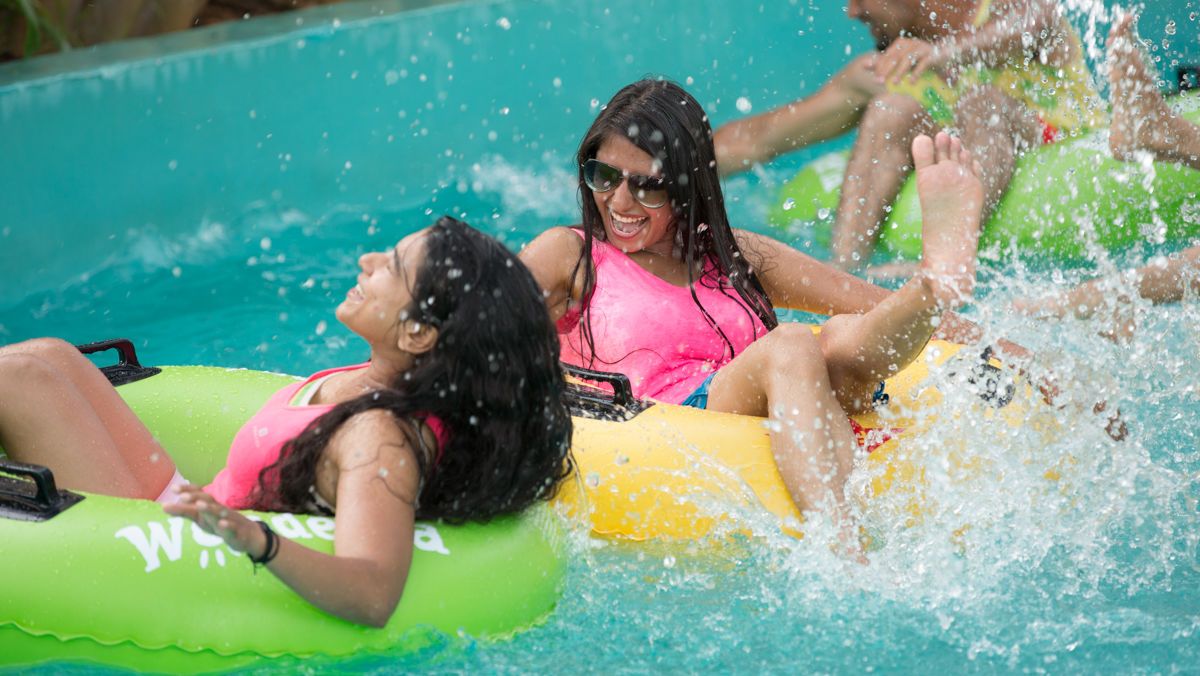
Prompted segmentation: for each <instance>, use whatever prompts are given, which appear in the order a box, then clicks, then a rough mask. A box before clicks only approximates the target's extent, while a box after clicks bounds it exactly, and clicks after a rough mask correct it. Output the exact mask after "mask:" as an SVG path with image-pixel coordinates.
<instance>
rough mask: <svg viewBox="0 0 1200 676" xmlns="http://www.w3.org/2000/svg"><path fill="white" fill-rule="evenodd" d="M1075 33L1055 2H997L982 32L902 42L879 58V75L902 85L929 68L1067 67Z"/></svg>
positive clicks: (970, 30)
mask: <svg viewBox="0 0 1200 676" xmlns="http://www.w3.org/2000/svg"><path fill="white" fill-rule="evenodd" d="M1069 35H1070V32H1069V26H1068V25H1067V23H1066V20H1065V19H1063V17H1062V16H1060V15H1059V13H1058V9H1057V6H1056V4H1055V3H1054V2H1053V1H1052V0H997V1H996V2H995V3H993V5H992V6H991V9H990V14H989V17H988V20H987V21H986V22H984V24H983V25H982V26H980V27H978V28H970V27H968V28H965V29H963V30H954V31H950V32H948V33H946V34H939V35H932V36H924V37H923V38H915V37H912V38H909V37H906V38H900V39H899V40H896V41H895V42H894V43H892V45H891V46H889V47H888V48H887V50H886V51H884V53H883V54H881V55H880V56H879V58H878V60H877V61H876V63H875V75H876V78H877V81H878V82H880V83H884V82H893V83H899V82H900V81H901V80H902V79H904V78H905V77H911V78H912V79H916V78H918V77H920V76H921V75H922V74H924V73H925V71H927V70H933V71H935V72H938V73H939V74H942V75H944V74H945V73H946V72H947V71H952V70H953V69H954V68H956V67H958V66H962V65H966V64H975V63H979V64H982V65H984V66H988V67H997V66H1000V65H1003V64H1005V63H1008V62H1013V61H1022V60H1024V59H1027V58H1028V59H1030V60H1032V61H1034V62H1037V63H1044V64H1047V65H1052V66H1065V65H1067V64H1068V63H1069V62H1070V60H1071V59H1072V58H1073V57H1074V53H1073V51H1072V50H1073V49H1074V47H1073V43H1072V41H1071V40H1069V39H1068V37H1069Z"/></svg>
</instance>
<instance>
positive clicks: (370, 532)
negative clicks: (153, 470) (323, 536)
mask: <svg viewBox="0 0 1200 676" xmlns="http://www.w3.org/2000/svg"><path fill="white" fill-rule="evenodd" d="M322 458H323V460H329V461H331V462H333V463H334V464H335V465H336V467H337V475H338V478H337V488H336V506H337V527H336V531H335V535H334V554H332V555H330V554H325V553H323V552H318V551H316V550H313V549H309V548H308V547H305V546H304V545H301V544H299V543H297V542H294V541H292V540H289V539H287V538H284V537H282V536H281V537H280V538H279V551H278V554H277V556H276V557H275V559H274V560H272V561H271V562H269V563H268V564H267V569H268V570H270V571H271V572H272V573H274V574H275V576H276V577H278V578H279V579H280V580H282V581H283V582H284V583H285V584H287V585H288V586H289V587H291V588H292V590H293V591H295V592H296V593H297V594H299V595H300V596H301V597H303V598H304V599H305V600H307V601H308V602H309V603H311V604H313V605H314V606H316V607H317V608H320V609H321V610H323V611H325V612H327V613H329V614H330V615H334V616H336V617H339V618H342V619H344V620H348V621H350V622H356V623H358V624H365V625H369V626H373V627H382V626H384V625H385V624H387V621H388V619H390V618H391V616H392V613H393V612H394V611H395V609H396V605H397V604H398V603H399V602H400V597H401V595H402V594H403V592H404V583H405V581H406V580H407V579H408V571H409V567H410V566H411V564H412V551H413V532H414V518H415V516H414V515H415V511H414V508H413V504H414V500H415V498H416V493H417V485H418V476H419V473H418V467H417V462H416V456H415V454H414V452H413V450H412V449H411V447H410V445H409V442H408V440H407V438H406V437H405V436H404V435H403V434H402V433H401V432H400V430H399V429H398V428H397V427H396V423H395V420H394V419H392V417H391V416H390V415H388V414H387V413H386V412H383V411H377V410H376V411H367V412H365V413H360V414H358V415H357V416H355V417H354V418H351V419H350V420H349V421H347V422H346V423H345V424H344V425H343V426H342V428H341V429H339V430H338V432H337V433H336V434H335V435H334V437H333V439H332V440H331V442H330V445H329V447H328V448H326V450H325V453H324V455H323V456H322ZM180 493H181V497H182V499H183V502H182V503H181V504H179V505H169V506H166V507H164V509H165V510H166V511H167V512H168V513H171V514H176V515H180V516H185V517H188V518H190V519H192V520H193V521H196V522H197V523H199V524H200V525H201V526H202V527H204V528H205V529H207V530H209V531H210V532H213V533H216V534H218V535H220V536H221V537H222V538H224V539H225V541H226V542H227V543H229V545H230V546H231V547H234V548H235V549H239V550H242V551H244V552H247V553H248V554H252V555H254V556H256V557H258V556H262V555H263V554H264V553H265V551H266V547H267V539H266V534H265V533H263V531H262V530H261V529H260V528H259V526H258V525H257V524H255V523H254V522H252V521H250V520H249V519H247V518H246V517H245V516H243V515H241V514H239V513H238V512H236V511H234V510H232V509H228V508H226V507H224V506H222V505H221V504H219V503H217V502H216V500H214V499H212V498H211V497H210V496H209V495H208V494H207V493H205V492H204V491H202V490H201V489H200V488H198V487H196V486H188V487H186V488H184V489H183V490H181V491H180Z"/></svg>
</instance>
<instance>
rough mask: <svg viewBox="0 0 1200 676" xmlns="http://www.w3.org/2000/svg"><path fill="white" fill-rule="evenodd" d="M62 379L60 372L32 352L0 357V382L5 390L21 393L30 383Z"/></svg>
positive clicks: (43, 358)
mask: <svg viewBox="0 0 1200 676" xmlns="http://www.w3.org/2000/svg"><path fill="white" fill-rule="evenodd" d="M60 377H62V371H60V370H59V369H58V367H56V366H55V365H54V364H52V363H51V362H50V361H48V360H47V359H46V358H45V357H43V356H41V355H39V354H34V353H32V352H14V353H11V354H4V355H0V381H2V385H0V386H2V387H4V388H5V389H6V390H9V389H12V390H15V391H22V390H23V389H24V388H25V387H27V386H28V385H29V384H30V383H45V382H50V381H53V380H57V379H58V378H60Z"/></svg>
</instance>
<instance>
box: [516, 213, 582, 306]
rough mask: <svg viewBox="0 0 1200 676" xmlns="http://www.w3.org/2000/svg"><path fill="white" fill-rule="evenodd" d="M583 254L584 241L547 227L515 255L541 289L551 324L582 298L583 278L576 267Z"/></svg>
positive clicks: (570, 231)
mask: <svg viewBox="0 0 1200 676" xmlns="http://www.w3.org/2000/svg"><path fill="white" fill-rule="evenodd" d="M582 255H583V238H582V237H580V236H579V233H578V232H576V231H574V230H573V229H571V228H566V227H555V228H550V229H549V230H547V231H545V232H543V233H542V234H540V235H538V236H537V237H535V238H534V240H533V241H532V242H530V243H529V244H527V245H525V248H524V249H521V252H520V253H519V254H518V257H519V258H520V259H521V262H522V263H524V264H525V266H526V267H528V268H529V271H530V272H531V273H533V278H534V279H535V280H537V283H538V286H540V287H541V288H542V292H543V293H544V294H545V296H546V307H547V308H549V309H550V318H551V319H553V320H554V321H558V319H559V318H560V317H562V316H563V315H564V314H565V313H566V312H567V308H568V307H569V306H570V305H571V303H572V302H578V301H579V299H581V298H582V297H583V281H582V275H580V274H578V273H579V270H578V268H577V266H578V264H579V260H580V257H581V256H582Z"/></svg>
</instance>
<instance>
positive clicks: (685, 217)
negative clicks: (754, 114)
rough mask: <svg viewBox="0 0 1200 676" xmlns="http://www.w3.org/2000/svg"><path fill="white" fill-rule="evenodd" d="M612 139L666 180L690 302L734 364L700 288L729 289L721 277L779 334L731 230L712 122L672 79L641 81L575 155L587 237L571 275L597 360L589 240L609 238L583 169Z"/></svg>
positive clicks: (602, 117) (617, 100) (610, 108)
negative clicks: (704, 265) (579, 287)
mask: <svg viewBox="0 0 1200 676" xmlns="http://www.w3.org/2000/svg"><path fill="white" fill-rule="evenodd" d="M615 136H623V137H625V138H627V139H629V141H631V142H632V143H633V144H634V145H635V146H637V147H638V148H640V149H641V150H642V151H643V152H645V153H646V154H648V155H650V156H651V157H652V158H654V159H655V160H658V162H659V163H660V165H661V167H662V176H663V177H664V178H665V179H666V182H667V195H668V196H669V198H670V202H669V203H670V204H671V206H672V208H673V209H674V211H675V218H676V223H677V224H678V228H679V234H680V236H681V238H682V241H681V242H680V244H681V245H682V249H683V258H684V263H685V264H686V265H687V269H688V285H689V286H690V287H691V289H692V300H693V301H695V303H696V305H697V306H698V307H699V308H700V311H701V312H702V313H703V314H704V317H705V319H706V320H707V321H708V324H709V325H710V326H712V327H713V329H714V330H715V331H716V332H717V333H719V334H720V335H721V338H722V339H724V341H725V345H726V347H727V348H728V349H729V351H730V353H731V354H730V356H731V358H732V357H733V356H736V351H735V350H734V348H733V344H732V343H731V342H730V341H729V338H727V337H726V336H725V333H724V331H722V330H721V327H719V326H717V324H716V322H715V321H714V320H713V318H712V317H711V316H710V315H709V314H708V312H707V311H706V310H705V309H704V305H703V304H702V303H701V302H700V299H699V298H698V297H697V296H696V289H695V284H696V283H697V282H700V283H702V284H704V285H705V286H708V287H710V288H714V289H719V290H722V291H724V289H723V287H722V285H721V278H722V277H724V278H726V279H728V280H729V284H730V285H731V286H732V287H733V289H734V290H735V291H736V292H737V294H738V296H739V297H741V299H742V302H743V303H745V305H746V307H747V308H748V309H749V311H751V312H753V313H754V314H755V315H757V316H758V318H759V319H760V320H761V321H762V323H763V325H764V326H765V327H766V328H767V329H768V330H770V329H773V328H775V327H776V326H777V325H778V324H779V320H778V319H777V318H776V317H775V308H774V306H773V305H772V304H771V299H770V298H768V297H767V293H766V291H765V290H764V289H763V287H762V283H761V282H760V281H759V279H758V276H757V275H755V274H754V268H753V267H751V265H750V263H749V262H748V261H747V260H746V258H745V256H744V255H743V254H742V251H741V249H739V248H738V245H737V241H736V240H735V239H734V237H733V230H732V229H731V228H730V227H729V216H728V215H726V213H725V197H724V195H723V194H722V192H721V180H720V177H719V176H718V175H717V153H716V149H715V148H714V147H713V134H712V127H711V126H709V123H708V116H707V115H705V114H704V110H703V108H701V107H700V104H699V102H697V101H696V99H695V98H693V97H692V95H691V94H688V93H687V91H685V90H684V89H683V87H680V86H679V85H678V84H676V83H674V82H671V81H670V80H654V79H644V80H639V81H637V82H634V83H633V84H630V85H627V86H625V87H624V88H622V89H621V91H619V92H617V94H616V95H615V96H613V98H612V100H611V101H609V102H608V105H606V106H605V107H604V109H603V110H601V111H600V114H599V115H597V116H596V120H595V121H594V122H592V126H591V127H590V128H589V129H588V131H587V134H586V135H585V136H584V137H583V141H582V142H581V143H580V144H579V153H578V154H577V155H576V160H577V161H578V166H579V197H580V202H581V206H582V208H583V233H584V237H583V251H582V253H581V254H580V257H579V261H577V262H576V264H575V269H574V271H573V274H572V276H573V277H574V276H576V275H579V274H580V273H582V274H583V288H584V294H585V303H584V309H583V314H582V316H581V319H580V331H581V333H582V335H583V339H584V340H585V341H586V342H587V344H588V349H589V351H590V352H591V354H592V356H593V358H594V355H595V344H594V342H593V339H592V330H591V314H590V312H589V305H590V303H587V302H586V299H589V298H590V296H591V292H592V289H593V288H594V286H595V281H596V280H595V279H594V275H593V272H592V268H593V263H592V241H593V239H595V238H599V239H601V240H603V239H604V237H605V235H604V222H603V220H602V218H601V215H600V210H599V208H597V207H596V201H595V200H594V199H592V191H591V189H590V188H588V185H587V182H585V181H584V178H583V165H584V163H586V162H587V161H588V160H590V159H592V158H594V157H596V153H598V152H599V151H600V146H601V145H602V144H603V143H604V142H605V141H606V140H607V139H609V138H612V137H615ZM704 261H711V262H712V263H713V267H712V269H711V270H710V271H707V272H705V273H702V274H701V276H700V278H699V279H697V278H696V277H695V270H696V266H697V262H704Z"/></svg>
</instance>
